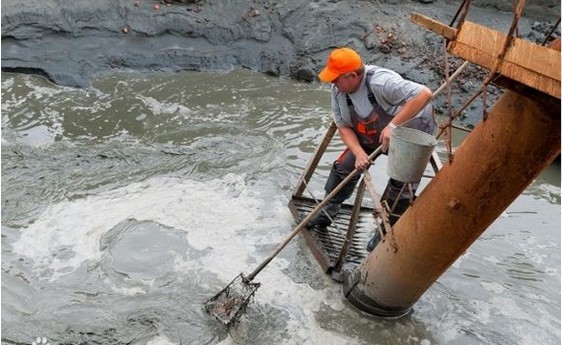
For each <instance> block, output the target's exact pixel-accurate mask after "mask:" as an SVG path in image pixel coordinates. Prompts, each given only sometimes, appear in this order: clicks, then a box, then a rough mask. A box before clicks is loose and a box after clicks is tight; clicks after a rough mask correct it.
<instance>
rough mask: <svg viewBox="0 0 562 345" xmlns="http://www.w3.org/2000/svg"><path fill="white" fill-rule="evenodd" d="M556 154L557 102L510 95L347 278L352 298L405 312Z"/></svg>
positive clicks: (369, 306)
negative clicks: (542, 102) (547, 102)
mask: <svg viewBox="0 0 562 345" xmlns="http://www.w3.org/2000/svg"><path fill="white" fill-rule="evenodd" d="M558 154H560V104H558V105H557V106H552V104H548V105H546V104H539V103H537V102H535V101H532V100H530V99H528V98H525V97H523V96H521V95H519V94H516V93H514V92H511V91H508V92H507V93H506V94H504V95H503V96H502V97H501V99H500V100H499V101H498V103H496V104H495V105H494V107H493V108H492V109H491V111H490V113H489V114H488V117H487V119H486V120H484V121H482V122H481V123H480V124H479V125H478V126H477V127H476V128H475V129H474V131H473V132H472V133H471V134H470V135H468V137H467V138H466V139H465V141H464V142H463V143H462V144H461V146H460V147H458V148H457V150H456V151H455V154H454V160H453V161H452V162H450V163H446V164H445V165H444V167H443V169H442V170H440V171H439V173H438V174H437V175H436V176H435V177H434V178H433V180H432V181H431V182H430V183H429V184H428V185H427V187H426V188H425V189H424V190H423V191H422V193H421V194H420V195H419V197H418V198H417V199H416V200H415V203H414V205H412V206H411V207H410V208H409V209H408V210H407V211H406V213H405V214H404V215H403V216H402V218H401V219H400V220H399V221H398V223H396V225H395V226H394V228H393V230H392V231H391V232H389V233H388V234H387V235H386V236H385V239H384V240H383V242H381V243H380V244H379V245H378V246H377V247H376V248H375V249H374V250H373V252H372V253H371V254H370V255H369V257H368V258H367V259H366V260H365V261H364V262H363V263H362V264H361V265H360V266H358V267H357V268H356V269H355V270H354V271H353V272H352V273H351V274H349V275H348V276H347V277H345V279H344V293H345V295H346V297H347V299H348V300H349V301H350V302H351V303H352V304H353V305H355V306H356V307H357V308H359V309H360V310H363V311H365V312H368V313H371V314H374V315H378V316H383V317H400V316H402V315H404V314H406V313H408V312H409V311H410V310H411V308H412V306H413V305H414V303H415V302H416V301H417V300H418V299H419V298H420V297H421V296H422V295H423V293H424V292H425V291H427V289H428V288H429V287H430V286H431V285H432V284H433V283H434V282H435V281H436V280H437V279H438V278H439V277H440V276H441V275H442V274H443V273H444V272H445V271H446V270H447V268H448V267H449V266H451V264H453V262H454V261H455V260H456V259H457V258H458V257H459V256H461V255H462V254H463V253H464V252H465V250H466V249H467V248H468V247H469V246H470V245H471V244H472V243H473V242H474V241H475V240H476V239H477V238H478V237H479V236H480V235H481V234H482V233H483V232H484V230H486V228H488V226H489V225H490V224H491V223H492V222H493V221H494V220H495V219H496V218H497V217H498V216H500V215H501V214H502V212H503V211H504V210H505V209H506V208H507V207H508V206H509V205H510V204H511V203H512V202H513V201H514V200H515V198H517V196H518V195H519V194H520V193H521V192H523V190H524V189H525V188H526V187H527V186H528V185H529V184H530V183H531V182H532V181H533V180H534V179H535V178H536V177H537V176H538V175H539V174H540V172H541V171H543V169H544V168H546V167H547V166H548V165H549V164H550V163H551V162H552V160H553V159H555V158H556V156H557V155H558ZM555 230H557V229H555Z"/></svg>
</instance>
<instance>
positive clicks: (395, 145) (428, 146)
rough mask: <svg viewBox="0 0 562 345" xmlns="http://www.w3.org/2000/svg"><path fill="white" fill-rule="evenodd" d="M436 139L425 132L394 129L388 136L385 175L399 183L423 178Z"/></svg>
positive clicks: (401, 128)
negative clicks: (388, 143)
mask: <svg viewBox="0 0 562 345" xmlns="http://www.w3.org/2000/svg"><path fill="white" fill-rule="evenodd" d="M435 145H437V139H436V138H435V137H434V136H433V135H431V134H427V133H425V132H422V131H420V130H417V129H413V128H407V127H396V128H395V129H393V130H392V134H391V135H390V145H389V148H388V166H387V173H388V176H390V177H391V178H393V179H395V180H398V181H400V182H406V183H410V182H418V181H419V180H421V178H422V176H423V172H424V171H425V168H426V167H427V163H428V162H429V158H431V153H432V152H433V149H434V148H435Z"/></svg>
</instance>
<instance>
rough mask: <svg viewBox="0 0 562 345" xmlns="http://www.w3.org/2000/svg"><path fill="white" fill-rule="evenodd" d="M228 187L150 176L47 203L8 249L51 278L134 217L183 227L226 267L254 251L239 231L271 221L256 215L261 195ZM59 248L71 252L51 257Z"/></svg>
mask: <svg viewBox="0 0 562 345" xmlns="http://www.w3.org/2000/svg"><path fill="white" fill-rule="evenodd" d="M231 179H232V178H231ZM230 185H231V186H232V184H230ZM228 188H231V187H229V186H228V185H225V182H224V181H220V180H216V181H210V182H207V183H203V182H198V181H192V180H183V179H178V178H152V179H148V180H146V181H143V182H138V183H133V184H131V185H128V186H126V187H123V188H120V189H115V190H111V191H106V192H103V193H100V194H98V195H93V196H88V197H86V198H84V199H79V200H72V201H65V202H60V203H57V204H53V205H50V206H49V207H48V208H47V209H46V210H45V212H44V213H43V214H42V215H41V216H40V217H39V218H38V219H37V220H36V221H35V222H34V223H33V224H31V225H30V226H29V227H27V228H25V229H23V230H22V233H21V237H20V238H19V239H18V240H17V241H16V242H15V243H14V244H13V250H14V252H15V253H17V254H19V255H21V256H24V257H28V258H30V259H32V260H33V262H34V264H35V266H36V268H42V269H44V268H50V269H52V270H53V275H52V277H51V279H57V278H58V277H59V276H61V275H63V274H67V273H70V272H73V271H74V270H76V269H77V268H78V267H79V266H80V265H81V264H82V263H83V262H85V261H86V260H92V261H99V260H100V257H101V252H100V249H99V240H100V238H101V236H103V234H105V233H106V232H107V231H109V230H111V229H112V228H113V227H115V226H116V225H117V224H119V223H121V222H123V221H126V220H129V219H136V220H137V221H154V222H158V223H160V224H163V225H165V226H168V227H173V228H177V229H183V230H185V231H186V234H187V236H188V239H189V241H190V242H193V243H192V244H193V245H194V246H196V247H198V248H201V249H203V248H206V247H215V248H218V249H219V251H220V254H221V256H222V260H221V266H222V268H224V269H226V270H228V269H230V270H231V271H230V272H232V270H234V268H236V269H237V270H238V269H239V268H240V266H242V264H243V263H245V262H246V260H247V259H248V257H249V254H250V253H252V252H253V251H254V249H253V244H255V243H253V241H252V240H251V236H242V235H243V234H244V231H245V230H246V229H248V228H251V227H252V226H255V225H256V224H258V223H261V224H263V226H264V229H267V228H268V227H270V226H271V224H269V222H274V220H271V219H260V212H259V211H258V210H259V208H260V207H259V206H260V204H261V203H262V201H261V200H258V199H255V198H249V197H247V196H244V197H241V196H239V195H236V194H235V193H232V192H229V190H228ZM243 188H245V187H243ZM241 234H242V235H241ZM61 248H68V249H70V250H72V252H73V253H74V256H72V257H71V256H70V255H65V258H63V259H59V258H57V257H56V256H55V255H54V254H56V253H57V251H58V250H60V249H61Z"/></svg>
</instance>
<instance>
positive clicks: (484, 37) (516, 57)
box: [447, 21, 560, 99]
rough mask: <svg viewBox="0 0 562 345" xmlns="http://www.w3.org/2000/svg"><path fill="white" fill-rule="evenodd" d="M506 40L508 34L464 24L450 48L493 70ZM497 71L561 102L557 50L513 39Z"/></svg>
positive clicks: (452, 52)
mask: <svg viewBox="0 0 562 345" xmlns="http://www.w3.org/2000/svg"><path fill="white" fill-rule="evenodd" d="M506 39H507V35H505V34H502V33H500V32H497V31H494V30H492V29H489V28H487V27H485V26H482V25H478V24H475V23H472V22H469V21H465V22H464V24H463V26H462V28H461V29H460V30H459V32H458V33H457V37H456V40H455V41H453V42H451V43H450V45H449V47H448V48H447V49H448V50H449V52H450V53H451V54H454V55H456V56H458V57H460V58H463V59H465V60H468V61H470V62H472V63H475V64H478V65H480V66H482V67H484V68H487V69H490V70H491V69H492V68H493V67H494V65H495V63H496V60H497V58H498V56H499V54H500V53H501V52H502V50H503V47H504V43H505V40H506ZM497 72H498V73H499V74H501V75H503V76H505V77H507V78H509V79H513V80H515V81H517V82H520V83H523V84H525V85H527V86H530V87H532V88H534V89H537V90H539V91H541V92H544V93H546V94H548V95H550V96H552V97H555V98H557V99H560V53H559V52H557V51H555V50H552V49H550V48H547V47H544V46H539V45H536V44H534V43H532V42H529V41H525V40H522V39H520V38H514V39H513V43H512V45H511V47H510V48H509V49H508V51H507V53H506V55H505V57H504V60H503V61H502V63H501V65H500V66H499V68H498V70H497Z"/></svg>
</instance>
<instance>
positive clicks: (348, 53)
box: [318, 48, 363, 83]
mask: <svg viewBox="0 0 562 345" xmlns="http://www.w3.org/2000/svg"><path fill="white" fill-rule="evenodd" d="M362 65H363V62H362V61H361V57H360V56H359V54H357V52H356V51H355V50H353V49H349V48H338V49H334V50H333V51H332V52H331V53H330V56H329V57H328V63H327V64H326V67H324V69H323V70H322V72H320V74H319V75H318V78H320V80H321V81H323V82H325V83H331V82H332V81H334V80H335V79H336V78H337V77H339V76H340V75H342V74H344V73H348V72H353V71H355V70H357V69H358V68H359V67H361V66H362Z"/></svg>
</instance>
